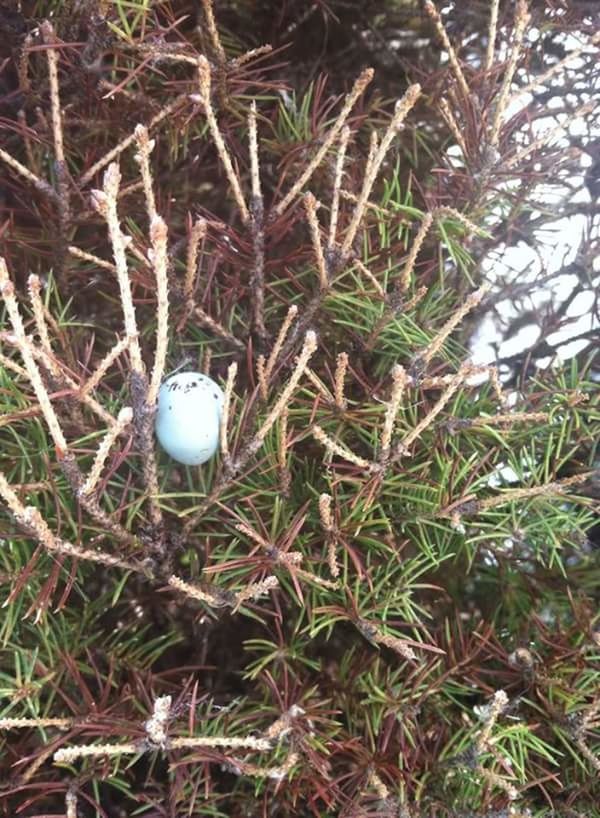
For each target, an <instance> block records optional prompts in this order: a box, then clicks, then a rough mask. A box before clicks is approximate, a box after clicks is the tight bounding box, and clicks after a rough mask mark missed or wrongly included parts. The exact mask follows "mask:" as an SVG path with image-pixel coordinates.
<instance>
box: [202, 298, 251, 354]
mask: <svg viewBox="0 0 600 818" xmlns="http://www.w3.org/2000/svg"><path fill="white" fill-rule="evenodd" d="M194 315H195V317H196V318H197V319H198V323H199V324H200V325H201V326H203V327H206V329H209V330H211V332H214V334H215V335H218V336H219V338H222V339H223V340H224V341H228V342H229V343H230V344H233V346H234V347H236V349H239V350H242V349H245V347H244V344H243V343H242V342H241V341H240V340H239V339H238V338H236V337H235V335H233V334H232V333H231V332H229V330H227V329H225V327H224V326H223V325H222V324H219V322H218V321H215V319H214V318H211V316H210V315H209V314H208V313H207V312H205V311H204V310H203V309H202V307H196V308H195V309H194Z"/></svg>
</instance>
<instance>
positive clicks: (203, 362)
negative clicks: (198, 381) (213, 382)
mask: <svg viewBox="0 0 600 818" xmlns="http://www.w3.org/2000/svg"><path fill="white" fill-rule="evenodd" d="M212 354H213V353H212V348H211V347H208V346H207V347H206V349H205V350H204V352H202V353H201V355H200V356H199V358H198V360H199V361H200V372H203V373H204V374H205V375H210V364H211V361H212Z"/></svg>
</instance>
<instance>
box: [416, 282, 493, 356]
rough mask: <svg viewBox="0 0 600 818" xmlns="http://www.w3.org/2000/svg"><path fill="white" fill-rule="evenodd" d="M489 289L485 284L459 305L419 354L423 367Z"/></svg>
mask: <svg viewBox="0 0 600 818" xmlns="http://www.w3.org/2000/svg"><path fill="white" fill-rule="evenodd" d="M488 291H489V286H488V285H485V284H484V286H483V287H480V288H479V289H478V290H476V291H475V292H474V293H471V295H470V296H469V297H468V298H467V299H466V300H465V302H464V303H463V304H462V306H461V307H459V308H458V310H457V311H456V312H455V313H454V315H453V316H452V317H451V318H450V319H449V320H448V321H447V322H446V323H445V324H444V326H443V327H442V329H441V330H440V331H439V332H438V334H437V335H436V336H435V338H434V339H433V341H432V342H431V343H430V344H428V345H427V346H426V347H425V349H424V350H423V352H422V353H420V354H419V356H418V357H419V362H420V363H421V365H422V366H423V367H426V366H427V365H428V364H429V362H430V361H431V359H432V358H433V357H434V356H435V355H437V353H438V352H439V351H440V349H441V348H442V346H443V345H444V342H445V341H446V339H447V338H448V337H449V335H450V334H451V333H452V331H453V330H454V329H455V328H456V327H457V326H458V325H459V324H460V322H461V321H462V320H463V318H464V317H465V315H467V313H469V312H470V311H471V310H472V309H474V308H475V307H476V306H477V305H478V304H479V302H480V301H481V299H482V298H483V296H484V295H485V294H486V293H487V292H488Z"/></svg>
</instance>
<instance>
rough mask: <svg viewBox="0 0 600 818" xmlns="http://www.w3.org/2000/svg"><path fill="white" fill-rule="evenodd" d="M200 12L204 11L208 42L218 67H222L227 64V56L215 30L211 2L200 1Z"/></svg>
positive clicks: (215, 25)
mask: <svg viewBox="0 0 600 818" xmlns="http://www.w3.org/2000/svg"><path fill="white" fill-rule="evenodd" d="M202 10H203V11H204V17H205V19H206V27H207V29H208V33H209V35H210V40H211V44H212V47H213V49H214V52H215V56H216V57H217V59H218V61H219V65H221V66H224V65H225V64H226V62H227V55H226V54H225V49H224V48H223V44H222V43H221V38H220V37H219V31H218V29H217V24H216V22H215V15H214V11H213V4H212V0H202Z"/></svg>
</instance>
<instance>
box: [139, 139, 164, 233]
mask: <svg viewBox="0 0 600 818" xmlns="http://www.w3.org/2000/svg"><path fill="white" fill-rule="evenodd" d="M133 134H134V136H135V141H136V142H137V147H138V152H137V153H136V154H135V161H136V162H137V163H138V165H139V167H140V175H141V177H142V185H143V188H144V198H145V200H146V211H147V213H148V224H152V222H153V221H154V219H155V218H156V217H157V215H158V214H157V212H156V201H155V199H154V190H153V189H152V173H151V171H150V154H151V153H152V149H153V148H154V139H149V138H148V129H147V128H146V127H145V126H144V125H136V126H135V128H134V131H133Z"/></svg>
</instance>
